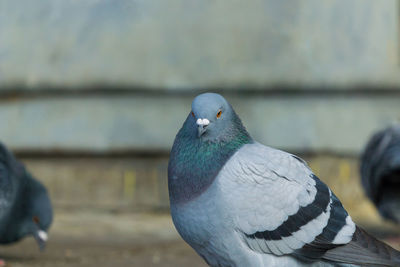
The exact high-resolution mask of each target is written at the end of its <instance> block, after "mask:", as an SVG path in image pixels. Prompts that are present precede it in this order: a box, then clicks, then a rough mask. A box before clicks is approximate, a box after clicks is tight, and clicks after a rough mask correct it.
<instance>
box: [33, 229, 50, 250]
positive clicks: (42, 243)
mask: <svg viewBox="0 0 400 267" xmlns="http://www.w3.org/2000/svg"><path fill="white" fill-rule="evenodd" d="M33 237H34V238H35V240H36V242H37V243H38V245H39V249H40V251H43V250H44V249H45V247H46V242H47V239H48V238H49V237H48V235H47V233H46V232H45V231H43V230H37V231H35V232H34V234H33Z"/></svg>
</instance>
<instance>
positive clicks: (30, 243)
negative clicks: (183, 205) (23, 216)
mask: <svg viewBox="0 0 400 267" xmlns="http://www.w3.org/2000/svg"><path fill="white" fill-rule="evenodd" d="M55 218H56V220H55V223H54V225H53V227H52V229H51V231H50V240H49V243H48V246H47V249H46V251H45V252H43V253H40V252H39V251H38V248H37V246H36V244H35V242H34V240H33V239H32V238H28V239H26V240H24V241H23V242H20V243H18V244H15V245H12V246H4V247H1V248H0V256H1V257H3V258H4V259H5V260H6V261H7V263H8V266H13V267H20V266H30V267H36V266H41V267H42V266H43V267H47V266H48V267H50V266H51V267H62V266H82V267H88V266H113V267H116V266H146V267H147V266H165V267H167V266H190V267H200V266H206V265H205V264H204V262H203V260H202V259H201V258H200V257H199V256H198V255H197V254H195V253H194V251H193V250H192V249H191V248H190V247H189V246H187V245H186V244H185V243H184V242H183V241H182V240H181V239H180V237H179V236H178V234H177V232H176V231H175V229H174V227H173V225H172V222H171V219H170V217H169V215H168V214H148V213H135V214H116V213H114V214H112V213H104V212H99V213H94V212H93V211H91V212H86V211H79V212H61V213H60V212H58V213H57V214H56V217H55ZM365 226H366V227H368V228H369V229H370V230H372V231H373V232H374V233H375V234H378V235H380V236H381V237H385V238H386V239H387V240H389V241H390V242H392V245H395V246H396V245H399V244H400V240H399V239H397V238H396V237H397V236H398V235H399V234H400V229H399V228H396V227H391V226H390V225H386V224H384V225H382V224H380V225H377V224H374V225H365ZM398 248H400V246H398Z"/></svg>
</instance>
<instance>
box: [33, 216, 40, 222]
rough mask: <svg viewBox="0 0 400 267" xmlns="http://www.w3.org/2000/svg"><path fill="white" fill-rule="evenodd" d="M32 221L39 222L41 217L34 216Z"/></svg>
mask: <svg viewBox="0 0 400 267" xmlns="http://www.w3.org/2000/svg"><path fill="white" fill-rule="evenodd" d="M32 221H33V222H34V223H39V221H40V220H39V217H38V216H33V218H32Z"/></svg>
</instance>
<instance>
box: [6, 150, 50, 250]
mask: <svg viewBox="0 0 400 267" xmlns="http://www.w3.org/2000/svg"><path fill="white" fill-rule="evenodd" d="M52 219H53V211H52V207H51V203H50V199H49V196H48V194H47V190H46V188H45V187H44V186H43V185H42V184H41V183H40V182H39V181H37V180H36V179H34V178H33V177H32V175H31V174H30V173H29V172H28V171H27V170H26V169H25V167H24V166H23V164H22V163H21V162H19V161H18V160H16V159H15V158H14V156H13V155H12V154H11V152H10V151H9V150H8V149H7V148H6V147H5V146H4V145H3V144H1V143H0V244H9V243H12V242H16V241H18V240H20V239H22V238H23V237H25V236H28V235H32V236H33V237H34V238H35V239H36V241H37V243H38V245H39V248H40V249H41V250H42V249H43V248H44V247H45V244H46V241H47V230H48V228H49V227H50V224H51V222H52Z"/></svg>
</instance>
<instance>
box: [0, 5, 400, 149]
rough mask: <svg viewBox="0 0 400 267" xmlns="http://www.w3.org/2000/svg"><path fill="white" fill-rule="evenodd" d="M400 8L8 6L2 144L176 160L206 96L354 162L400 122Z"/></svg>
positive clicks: (0, 35)
mask: <svg viewBox="0 0 400 267" xmlns="http://www.w3.org/2000/svg"><path fill="white" fill-rule="evenodd" d="M398 26H399V5H398V1H396V0H381V1H373V0H341V1H316V0H306V1H296V2H291V3H290V4H289V3H286V2H284V1H279V0H268V1H261V0H259V1H246V3H243V2H242V1H230V0H229V1H228V0H226V1H216V2H215V1H204V0H201V1H200V0H199V1H197V0H196V1H189V2H188V1H179V0H170V1H143V0H130V1H127V0H123V1H108V0H88V1H72V0H41V1H36V2H31V1H23V2H21V1H11V0H5V1H0V91H1V94H0V98H1V99H0V125H2V127H0V138H1V140H3V141H4V142H6V143H7V144H8V145H10V146H11V147H12V148H13V149H16V150H19V151H26V150H29V151H39V150H44V151H50V152H55V151H58V152H65V151H86V152H87V151H88V152H100V153H108V152H112V151H139V152H147V151H153V152H163V153H165V152H168V150H169V149H170V147H171V145H172V141H173V138H174V135H175V133H176V132H177V130H178V128H179V127H180V125H181V123H182V122H183V120H184V118H185V117H186V115H187V114H188V113H189V110H190V102H191V100H192V98H193V97H194V96H195V95H196V94H198V93H199V92H201V91H202V90H213V91H215V90H217V91H218V92H222V93H223V94H224V95H225V96H226V97H227V98H228V99H229V100H230V101H232V103H233V105H234V106H235V108H236V109H237V111H238V113H239V114H240V115H241V117H242V119H243V120H244V123H245V125H246V126H247V127H248V129H249V131H250V132H251V133H252V134H253V135H254V137H255V138H257V139H258V140H260V141H261V142H263V143H266V144H269V145H272V146H278V147H280V148H283V149H287V150H291V151H297V150H301V151H316V152H318V151H333V152H338V153H351V154H352V155H356V154H357V153H358V152H359V151H360V149H361V148H362V146H363V145H364V143H365V142H366V139H367V138H368V137H369V136H370V134H371V133H372V131H374V130H376V129H377V128H380V127H382V126H384V125H386V124H388V123H390V122H391V121H392V120H394V119H395V118H397V117H399V116H400V104H399V103H400V90H399V88H400V71H399V64H400V63H399V58H400V56H399V49H400V45H399V30H398V28H399V27H398Z"/></svg>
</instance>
